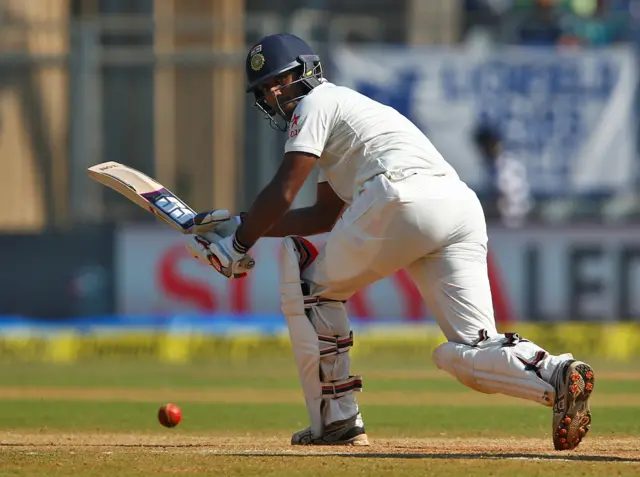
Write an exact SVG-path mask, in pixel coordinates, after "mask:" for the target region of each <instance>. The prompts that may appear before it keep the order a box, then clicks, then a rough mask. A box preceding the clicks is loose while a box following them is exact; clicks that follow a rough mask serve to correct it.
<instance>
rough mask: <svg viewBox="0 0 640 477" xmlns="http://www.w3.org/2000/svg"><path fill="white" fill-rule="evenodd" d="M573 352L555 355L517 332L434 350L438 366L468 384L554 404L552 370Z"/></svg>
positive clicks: (492, 391) (445, 345) (476, 387)
mask: <svg viewBox="0 0 640 477" xmlns="http://www.w3.org/2000/svg"><path fill="white" fill-rule="evenodd" d="M570 357H571V355H561V356H553V355H550V354H549V353H547V352H546V351H545V350H544V349H542V348H540V347H539V346H538V345H536V344H535V343H532V342H531V341H528V340H525V339H522V338H520V337H519V336H518V335H517V334H514V333H507V334H504V335H502V334H501V335H496V336H493V337H490V338H485V339H482V340H481V341H480V342H479V343H478V344H477V345H476V346H469V345H465V344H461V343H453V342H448V343H444V344H442V345H440V346H438V347H437V348H436V349H435V350H434V352H433V360H434V362H435V363H436V365H437V366H438V368H440V369H442V370H444V371H447V372H448V373H449V374H451V375H452V376H454V377H455V378H456V379H457V380H458V381H460V382H461V383H462V384H464V385H465V386H469V387H470V388H472V389H475V390H477V391H480V392H482V393H487V394H495V393H501V394H506V395H508V396H513V397H518V398H522V399H528V400H530V401H535V402H537V403H539V404H543V405H545V406H552V405H553V399H554V395H555V391H554V388H553V386H551V385H550V384H549V382H548V381H549V380H550V379H551V373H552V372H553V370H554V369H555V368H556V366H558V365H559V364H561V363H562V362H564V361H565V360H566V359H568V358H570Z"/></svg>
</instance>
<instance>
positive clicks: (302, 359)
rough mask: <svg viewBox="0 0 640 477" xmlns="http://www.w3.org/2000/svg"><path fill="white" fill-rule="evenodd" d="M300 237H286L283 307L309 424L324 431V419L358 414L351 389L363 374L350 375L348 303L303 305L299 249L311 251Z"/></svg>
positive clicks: (358, 385)
mask: <svg viewBox="0 0 640 477" xmlns="http://www.w3.org/2000/svg"><path fill="white" fill-rule="evenodd" d="M299 240H300V239H294V238H292V237H287V238H285V239H284V240H283V249H284V250H283V255H282V280H281V284H280V292H281V294H282V302H281V303H282V313H283V314H284V315H285V318H286V320H287V326H288V328H289V338H290V340H291V346H292V348H293V356H294V358H295V361H296V365H297V368H298V375H299V377H300V383H301V385H302V391H303V393H304V395H305V401H306V404H307V412H308V414H309V420H310V421H311V430H312V431H313V433H314V435H316V436H320V435H322V431H323V427H324V425H327V424H330V423H332V422H335V421H340V420H344V419H349V418H351V417H353V416H355V415H356V414H358V406H357V404H356V402H355V398H354V395H353V391H359V390H361V388H362V378H361V377H360V376H350V375H349V366H350V359H349V353H348V351H349V349H350V348H351V345H352V343H353V337H352V333H351V328H350V324H349V319H348V317H347V313H346V310H345V307H344V304H343V303H341V302H329V303H316V304H314V305H313V306H310V305H308V304H307V306H306V307H305V300H304V298H305V297H304V295H303V292H302V287H301V284H302V282H301V279H300V273H301V272H300V267H301V255H302V262H304V261H305V260H304V259H305V255H307V252H306V251H304V250H303V251H302V253H301V251H300V250H299V248H298V247H299V246H301V244H300V242H299ZM302 245H305V244H304V243H303V244H302ZM308 245H310V244H308ZM305 308H307V309H306V310H305Z"/></svg>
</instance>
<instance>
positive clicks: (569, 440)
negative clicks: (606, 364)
mask: <svg viewBox="0 0 640 477" xmlns="http://www.w3.org/2000/svg"><path fill="white" fill-rule="evenodd" d="M566 379H567V380H566V382H565V387H566V396H565V398H564V409H565V412H564V414H563V415H562V419H561V420H560V424H558V425H557V426H556V428H555V429H554V432H553V445H554V447H555V449H556V450H571V449H575V448H576V447H577V446H578V444H580V442H581V441H582V439H583V438H584V436H585V435H586V434H587V432H589V429H590V428H591V411H590V409H589V398H590V397H591V393H592V392H593V386H594V382H595V375H594V372H593V369H592V368H591V366H589V365H588V364H586V363H583V362H580V361H578V362H576V363H572V364H570V365H569V369H568V371H567V378H566Z"/></svg>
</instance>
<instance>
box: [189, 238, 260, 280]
mask: <svg viewBox="0 0 640 477" xmlns="http://www.w3.org/2000/svg"><path fill="white" fill-rule="evenodd" d="M234 239H235V234H233V235H229V236H228V237H224V238H222V237H220V236H216V234H215V233H213V232H207V233H206V237H204V236H200V235H192V236H190V237H189V238H188V239H187V243H186V247H187V250H189V253H191V255H192V256H193V257H195V258H197V259H198V260H200V261H201V262H203V263H206V264H207V265H211V266H212V267H213V268H215V269H216V271H217V272H218V273H220V274H221V275H223V276H225V277H227V278H242V277H244V276H246V275H247V273H248V272H249V271H250V270H251V269H252V268H253V267H254V266H255V264H256V262H255V260H253V258H252V257H251V256H249V255H247V254H246V253H244V254H243V253H239V252H238V251H237V250H236V249H235V248H234V247H233V241H234Z"/></svg>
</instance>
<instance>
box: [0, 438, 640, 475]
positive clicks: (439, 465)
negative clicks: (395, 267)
mask: <svg viewBox="0 0 640 477" xmlns="http://www.w3.org/2000/svg"><path fill="white" fill-rule="evenodd" d="M539 449H547V450H544V451H540V450H539ZM0 452H1V454H0V455H1V457H0V462H1V463H2V470H0V475H16V476H17V475H60V476H62V475H123V476H129V475H152V474H160V475H269V476H275V475H283V476H285V475H323V474H326V473H333V472H348V473H349V474H356V475H371V476H378V475H380V476H381V475H416V476H417V475H448V476H455V475H461V476H462V475H505V476H506V475H520V476H522V475H525V476H534V475H541V476H542V475H544V476H549V475H588V476H591V475H594V476H596V475H629V476H631V475H640V441H639V440H638V438H594V439H590V440H589V441H585V443H584V445H583V446H582V447H581V448H580V449H578V450H576V451H573V452H570V453H557V452H553V451H549V450H548V442H547V441H546V440H543V439H533V438H520V439H517V440H515V439H508V438H484V439H482V440H478V439H464V438H413V439H376V441H375V442H374V443H373V444H372V445H371V446H369V447H367V448H355V447H313V448H298V447H296V448H294V447H291V446H289V445H287V443H286V437H285V436H278V437H269V436H266V435H265V436H259V435H256V436H237V437H228V436H227V437H225V436H189V437H185V436H171V435H167V436H162V437H160V436H157V435H148V434H133V433H117V434H109V433H72V434H69V433H27V432H7V433H3V435H2V448H1V450H0Z"/></svg>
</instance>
